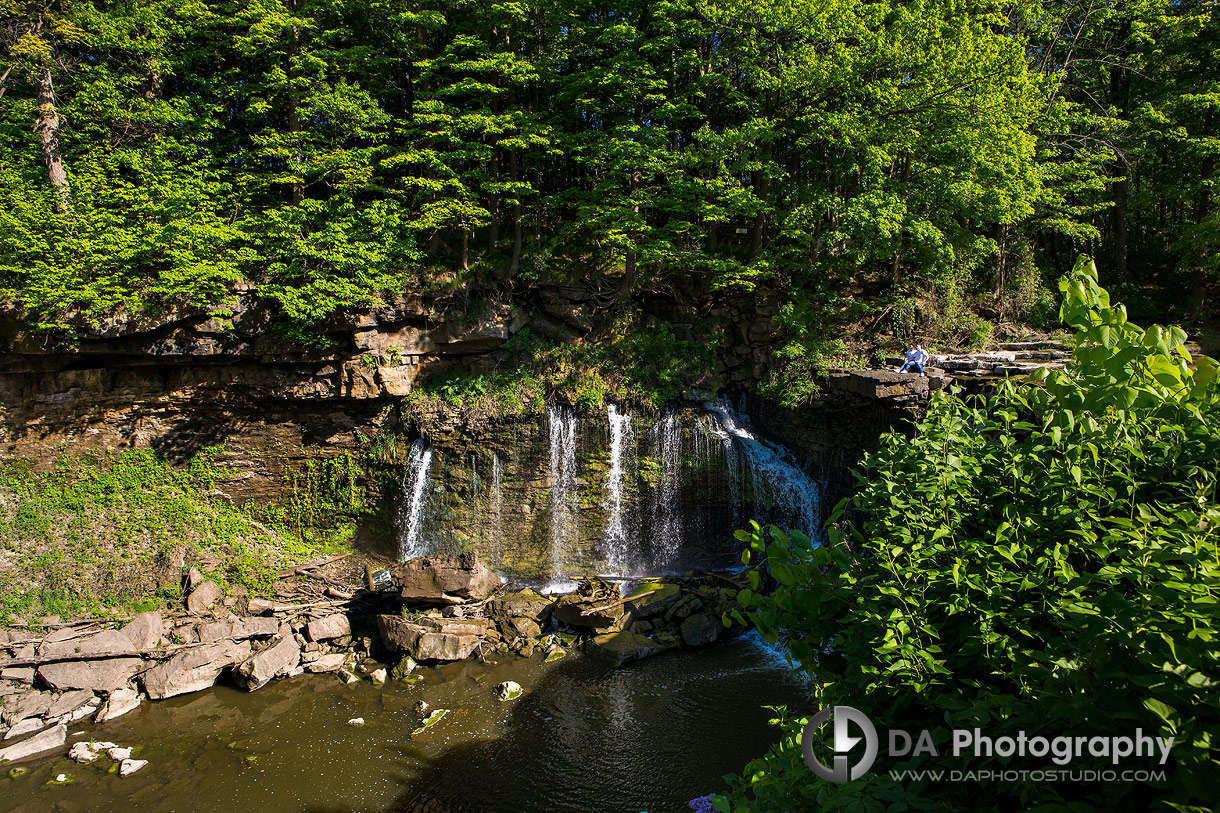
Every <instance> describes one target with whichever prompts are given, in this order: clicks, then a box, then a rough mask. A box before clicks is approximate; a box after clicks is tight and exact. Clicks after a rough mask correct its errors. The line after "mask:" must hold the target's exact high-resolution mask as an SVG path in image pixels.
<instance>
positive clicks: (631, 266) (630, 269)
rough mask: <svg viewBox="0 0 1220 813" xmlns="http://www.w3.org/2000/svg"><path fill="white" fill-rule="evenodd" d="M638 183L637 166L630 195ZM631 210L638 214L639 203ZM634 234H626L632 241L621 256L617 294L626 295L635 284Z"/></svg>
mask: <svg viewBox="0 0 1220 813" xmlns="http://www.w3.org/2000/svg"><path fill="white" fill-rule="evenodd" d="M639 183H640V170H639V168H638V167H637V168H635V169H633V170H631V182H630V186H629V189H630V191H631V194H632V196H634V195H635V190H636V187H637V186H638V185H639ZM631 211H632V212H634V213H635V214H637V215H638V214H639V213H640V207H639V204H635V205H634V206H632V207H631ZM635 236H636V235H635V234H634V232H633V233H631V234H629V235H628V237H629V238H630V239H631V241H632V242H631V247H630V248H628V249H627V254H626V256H625V257H624V258H623V283H622V285H620V286H619V295H620V296H627V295H628V294H630V293H631V288H632V286H634V285H635V277H636V274H637V273H638V272H639V267H638V265H637V264H636V255H635Z"/></svg>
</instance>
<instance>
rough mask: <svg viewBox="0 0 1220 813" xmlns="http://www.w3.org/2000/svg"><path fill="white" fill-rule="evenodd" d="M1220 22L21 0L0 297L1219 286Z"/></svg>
mask: <svg viewBox="0 0 1220 813" xmlns="http://www.w3.org/2000/svg"><path fill="white" fill-rule="evenodd" d="M1217 19H1218V15H1217V10H1216V5H1215V3H1214V2H1198V3H1185V4H1183V3H1173V4H1169V3H1164V2H1152V0H1149V1H1148V2H1140V3H1135V4H1117V3H1113V2H1109V1H1108V0H1090V1H1089V2H1088V3H1085V4H1078V3H1067V2H1058V0H1045V2H1033V1H1032V0H1017V2H1011V3H1003V4H993V3H973V2H972V3H956V2H952V3H951V2H945V0H917V2H904V3H898V2H892V0H870V1H867V2H866V1H865V0H833V2H830V3H823V2H819V3H812V2H807V0H764V1H763V2H748V3H747V2H739V1H738V0H667V1H666V2H638V0H637V1H634V2H633V1H632V0H628V2H622V3H603V2H593V1H592V0H573V2H566V3H553V2H532V1H531V2H524V3H521V2H493V3H490V4H485V3H471V2H464V1H463V0H443V1H442V2H433V0H376V2H371V3H370V2H361V3H348V2H344V0H237V1H234V0H207V1H206V2H186V0H151V1H150V2H142V3H135V2H130V0H127V1H126V2H103V1H102V0H96V1H95V2H88V1H86V2H77V1H76V0H4V2H3V3H0V36H2V37H3V44H4V50H3V54H2V55H0V76H3V77H4V78H3V80H2V84H0V88H2V90H0V93H3V96H2V97H0V142H2V143H3V150H2V151H0V196H2V199H0V287H2V288H3V289H4V290H5V291H6V293H7V297H8V298H9V299H10V300H14V301H18V302H20V303H21V304H22V305H24V306H25V307H27V308H28V309H30V310H31V312H32V313H34V314H35V315H36V316H37V319H38V320H39V322H40V323H41V324H43V325H44V326H55V325H61V324H63V323H64V321H65V319H66V318H67V317H68V316H69V315H71V314H84V315H85V316H86V317H90V316H96V315H97V314H101V313H105V312H107V311H109V310H112V309H115V308H118V307H125V308H128V309H162V308H167V307H172V306H181V305H213V304H218V303H223V302H224V300H225V299H226V297H228V296H229V295H230V294H231V292H232V291H233V290H234V287H235V285H237V284H238V283H239V282H243V283H244V282H249V283H253V284H254V285H256V286H257V288H258V290H259V292H260V293H262V294H264V295H266V296H268V297H272V298H274V299H275V300H278V302H279V303H280V304H281V306H282V311H283V315H284V318H285V319H286V320H287V321H288V322H290V323H293V324H296V325H298V326H300V327H304V328H308V327H309V326H310V325H312V324H315V323H317V322H318V321H319V320H321V319H323V318H324V317H325V316H326V315H327V314H329V313H331V312H332V311H334V310H335V309H338V308H343V307H348V306H353V305H358V304H363V303H369V302H372V301H376V300H377V299H378V298H379V297H381V296H382V295H383V294H384V293H386V292H392V291H400V290H403V289H404V288H408V289H416V290H420V289H423V290H427V289H429V288H432V287H436V286H444V285H448V284H452V283H454V282H455V281H463V280H478V281H483V282H501V283H502V282H504V281H506V280H508V281H512V282H514V283H517V282H521V283H528V282H529V281H531V280H535V279H545V278H556V277H558V278H564V277H576V276H579V277H581V278H585V279H592V280H594V281H595V282H596V284H598V285H600V286H601V287H602V288H603V289H604V290H605V292H606V295H607V296H611V295H613V296H619V297H630V296H631V295H632V293H633V292H635V291H639V290H643V289H648V290H656V289H663V288H665V287H666V286H673V285H697V286H701V287H702V288H703V289H706V290H716V289H719V290H723V291H728V292H730V293H732V292H746V293H748V292H750V291H753V290H756V289H757V288H758V287H759V286H762V287H764V288H766V289H767V290H778V291H781V292H785V293H788V294H790V300H791V302H792V305H793V307H792V310H791V312H790V313H789V314H788V321H789V323H790V324H791V325H793V326H813V327H814V328H816V327H817V326H818V325H820V324H822V323H823V322H824V317H825V315H826V314H827V313H830V312H833V311H835V310H836V309H837V308H838V306H839V304H840V303H839V299H838V298H839V297H841V296H842V295H844V292H848V291H855V292H861V291H862V292H863V293H864V295H865V296H871V297H874V298H879V299H881V300H883V301H884V300H901V299H902V298H903V297H909V296H911V295H912V292H913V290H914V288H915V285H916V283H919V284H925V283H926V284H930V285H942V286H944V287H946V289H954V288H957V289H964V288H970V289H980V290H985V289H994V296H996V297H998V298H999V299H1000V300H1003V301H1007V300H1008V299H1013V298H1014V296H1016V293H1019V291H1018V289H1019V288H1020V287H1021V286H1022V285H1025V284H1026V282H1028V278H1030V276H1031V274H1032V276H1033V277H1034V278H1038V279H1041V277H1043V276H1046V277H1048V278H1053V277H1054V276H1056V275H1057V274H1061V273H1063V272H1064V271H1066V270H1067V269H1066V261H1065V260H1064V258H1065V257H1070V256H1072V255H1073V254H1074V253H1075V250H1076V249H1077V248H1078V247H1079V246H1081V245H1082V244H1085V243H1092V244H1093V245H1095V246H1098V247H1101V248H1102V249H1103V250H1102V251H1100V252H1099V256H1102V257H1103V258H1106V259H1105V261H1104V262H1103V274H1104V275H1113V278H1114V279H1116V280H1118V281H1122V282H1125V281H1128V280H1129V279H1131V278H1133V277H1134V276H1135V272H1134V270H1133V269H1135V268H1137V267H1139V268H1141V269H1145V270H1144V271H1143V272H1142V273H1143V274H1145V275H1146V277H1148V278H1149V279H1151V278H1152V277H1153V276H1154V275H1156V274H1161V275H1164V274H1168V275H1171V276H1172V275H1174V274H1183V275H1186V276H1187V277H1189V278H1191V279H1192V280H1193V281H1194V286H1195V291H1196V295H1197V296H1198V297H1201V296H1202V292H1203V291H1204V290H1205V288H1206V282H1207V275H1208V274H1209V273H1211V272H1212V271H1214V270H1215V254H1216V252H1215V246H1214V241H1215V234H1216V233H1217V229H1216V227H1215V225H1216V224H1215V222H1214V221H1215V218H1216V216H1217V215H1216V213H1215V207H1214V206H1213V204H1212V191H1211V189H1212V185H1213V180H1212V176H1213V172H1214V168H1213V167H1214V163H1215V155H1216V152H1217V150H1218V149H1220V147H1218V146H1217V143H1218V142H1217V133H1216V127H1217V109H1218V104H1217V99H1218V96H1217V82H1218V81H1220V79H1218V75H1220V74H1218V71H1217V67H1216V65H1215V64H1213V63H1214V60H1215V54H1214V52H1213V50H1209V49H1208V48H1207V47H1205V46H1204V45H1203V43H1204V42H1207V41H1209V40H1208V37H1209V36H1211V35H1212V34H1214V33H1215V32H1214V30H1213V29H1215V27H1216V25H1217ZM1128 255H1131V256H1132V257H1138V258H1139V259H1140V260H1141V262H1139V263H1136V262H1128V259H1127V257H1128ZM1144 281H1145V282H1146V281H1148V280H1147V279H1145V280H1144ZM1035 287H1036V286H1035ZM1016 299H1020V297H1019V296H1016ZM1026 299H1028V297H1026ZM1200 301H1201V300H1200ZM798 332H799V331H798ZM797 338H798V339H799V338H800V337H799V336H798V337H797Z"/></svg>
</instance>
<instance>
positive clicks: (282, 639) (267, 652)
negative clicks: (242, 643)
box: [233, 635, 301, 691]
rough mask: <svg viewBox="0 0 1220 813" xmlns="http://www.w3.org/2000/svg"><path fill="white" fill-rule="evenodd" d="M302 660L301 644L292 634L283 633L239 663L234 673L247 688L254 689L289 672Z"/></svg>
mask: <svg viewBox="0 0 1220 813" xmlns="http://www.w3.org/2000/svg"><path fill="white" fill-rule="evenodd" d="M300 662H301V647H300V645H299V644H297V642H296V639H295V638H294V637H292V636H291V635H283V636H279V637H277V638H273V639H271V643H269V644H267V646H265V647H263V648H262V649H260V650H259V651H258V652H255V653H254V654H253V655H251V656H250V657H249V658H247V659H246V660H244V661H242V662H241V663H240V664H238V666H237V668H235V669H234V670H233V674H234V676H235V677H236V678H237V679H238V681H240V682H242V683H244V684H245V686H246V688H247V689H249V690H250V691H254V690H255V689H258V688H261V687H262V686H264V685H266V683H267V682H268V681H269V680H271V679H272V678H273V677H276V676H277V675H283V674H287V673H288V672H289V671H291V670H292V669H294V668H295V667H296V666H297V664H298V663H300Z"/></svg>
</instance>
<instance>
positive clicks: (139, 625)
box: [120, 612, 165, 651]
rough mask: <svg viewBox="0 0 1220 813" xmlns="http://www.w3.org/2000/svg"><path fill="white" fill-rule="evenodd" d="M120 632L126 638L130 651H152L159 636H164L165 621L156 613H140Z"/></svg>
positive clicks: (159, 638) (158, 641)
mask: <svg viewBox="0 0 1220 813" xmlns="http://www.w3.org/2000/svg"><path fill="white" fill-rule="evenodd" d="M120 632H122V633H123V634H124V635H126V636H127V640H128V641H130V642H131V647H132V649H135V650H137V651H138V650H142V649H152V648H154V647H155V646H157V644H158V643H160V641H161V636H162V635H164V634H165V621H164V619H162V618H161V613H158V612H149V613H140V614H139V615H137V616H136V617H135V618H133V619H131V621H129V622H128V623H127V626H125V627H123V629H122V630H120Z"/></svg>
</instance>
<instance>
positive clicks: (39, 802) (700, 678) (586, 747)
mask: <svg viewBox="0 0 1220 813" xmlns="http://www.w3.org/2000/svg"><path fill="white" fill-rule="evenodd" d="M422 674H423V675H424V680H422V681H421V682H419V683H417V684H415V685H414V686H407V685H402V684H390V685H387V686H385V687H384V688H379V687H375V686H373V685H371V684H369V683H361V684H355V685H352V686H344V685H342V684H340V683H338V682H337V681H336V680H335V679H333V678H331V677H323V676H301V677H297V678H293V679H291V680H284V681H276V682H274V683H272V684H271V685H268V686H266V687H264V688H263V689H260V690H259V691H257V692H254V693H252V694H248V693H246V692H242V691H238V690H236V689H232V688H227V687H223V686H220V687H216V688H214V689H212V690H210V691H207V692H201V693H199V694H195V695H189V696H185V697H180V698H174V699H172V700H168V701H165V702H162V703H146V704H144V705H142V706H141V707H140V708H139V709H137V710H136V711H134V712H132V713H130V714H128V715H126V716H124V717H121V718H119V719H118V720H114V721H112V722H110V723H107V724H105V725H102V726H94V725H92V724H82V725H79V726H77V727H75V728H71V729H69V731H70V733H75V732H77V731H79V732H83V736H78V737H70V739H69V743H71V742H72V741H74V740H78V739H86V738H89V737H92V738H96V739H107V740H111V741H114V742H117V743H119V744H120V745H142V746H143V747H142V749H141V751H140V752H139V753H138V754H136V756H137V757H139V758H142V759H147V760H149V762H150V764H149V765H148V766H147V767H145V768H144V769H143V770H142V771H140V772H139V773H136V774H133V775H132V776H128V777H122V778H120V777H118V776H117V775H113V774H107V773H105V772H104V767H94V766H93V765H76V764H74V763H69V762H65V761H63V760H62V759H59V758H58V757H57V758H51V759H45V760H42V761H39V762H27V763H24V764H25V765H27V766H28V767H29V768H30V772H29V773H28V774H26V775H25V776H21V777H18V778H15V779H11V778H8V777H7V776H4V778H3V779H0V784H2V785H3V786H4V791H3V797H2V800H0V808H7V809H10V810H19V811H23V813H24V812H25V811H40V812H41V811H48V810H62V811H65V813H67V811H94V810H103V811H109V810H113V811H125V810H147V811H209V813H210V811H250V812H251V813H253V811H318V812H319V813H322V812H324V811H325V812H326V813H329V811H353V810H359V811H401V812H402V813H459V812H461V813H466V811H470V812H471V813H481V812H482V811H495V812H496V813H500V812H501V811H535V810H545V811H606V812H607V813H611V812H612V811H627V812H629V813H637V812H638V811H643V810H646V811H649V812H650V813H660V812H661V811H686V810H689V808H688V806H687V802H688V801H689V800H690V799H692V798H695V797H697V796H702V795H705V794H708V793H714V792H717V791H719V790H722V789H723V787H724V785H723V783H722V780H721V776H722V775H724V774H725V773H730V772H731V773H737V772H739V771H740V770H741V768H742V767H743V766H744V765H745V763H746V762H748V761H749V760H750V759H752V758H753V757H756V756H759V755H761V754H762V753H763V752H765V751H766V749H767V747H768V746H769V745H770V743H771V742H772V741H773V739H774V738H775V736H776V729H774V728H772V727H770V726H768V725H767V720H768V718H769V717H770V716H771V713H770V712H769V711H768V710H766V709H764V708H763V706H764V705H777V704H787V705H789V706H790V707H792V708H793V709H800V710H802V711H803V712H808V711H810V710H811V709H810V707H809V701H808V700H807V693H806V691H805V689H804V688H803V685H802V684H801V683H800V682H799V681H798V680H796V679H795V678H793V677H791V676H790V675H789V672H788V669H787V667H786V666H785V665H784V664H783V662H782V661H781V660H779V659H777V658H775V656H774V655H773V654H772V653H771V652H770V651H768V650H766V649H765V648H764V647H763V646H762V645H760V644H759V642H758V641H757V639H755V638H751V637H744V638H739V639H736V640H733V641H730V642H727V643H724V644H721V645H718V646H714V647H711V648H708V649H703V650H692V651H679V652H672V653H667V654H665V655H661V656H657V657H655V658H652V659H650V660H646V661H643V662H641V663H638V664H634V665H632V666H627V667H622V668H618V669H614V668H610V667H607V666H606V665H604V664H602V663H600V662H598V661H596V660H594V659H592V658H586V657H582V656H576V655H573V656H569V657H568V658H566V659H564V660H563V661H560V662H558V663H554V664H546V665H544V664H543V663H542V661H541V659H539V658H535V659H531V660H521V659H513V660H511V661H507V662H501V663H496V664H479V663H475V662H462V663H456V664H450V665H448V666H445V667H442V668H439V669H429V670H423V672H422ZM509 679H511V680H516V681H517V682H518V683H521V684H522V686H524V687H525V689H526V694H525V696H523V697H522V698H520V699H518V700H515V701H510V702H508V703H500V702H499V701H498V700H497V699H496V698H495V686H496V684H498V683H499V682H500V681H503V680H509ZM420 699H423V700H426V701H427V702H428V703H429V704H430V705H431V706H433V707H435V708H448V709H451V711H450V712H449V714H448V715H447V716H446V717H445V718H444V719H443V720H441V721H440V722H439V723H438V724H437V725H436V726H434V727H433V728H431V729H429V730H428V731H426V732H424V733H423V734H421V735H419V736H417V737H415V738H414V739H412V738H411V737H410V732H411V730H412V729H413V728H415V727H416V726H417V725H418V719H419V718H418V715H417V714H416V712H415V709H414V706H415V703H416V702H417V701H418V700H420ZM353 717H363V718H364V719H365V725H364V726H360V727H355V726H348V725H347V724H346V723H347V720H349V719H351V718H353ZM66 750H67V749H66V747H65V748H64V749H63V751H64V752H66ZM99 762H104V760H99ZM62 772H67V773H70V774H72V775H73V778H74V780H75V781H74V783H73V784H71V785H60V786H56V785H50V786H48V785H47V784H46V783H47V782H48V780H50V779H51V778H52V777H54V776H55V775H56V774H57V773H62Z"/></svg>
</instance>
